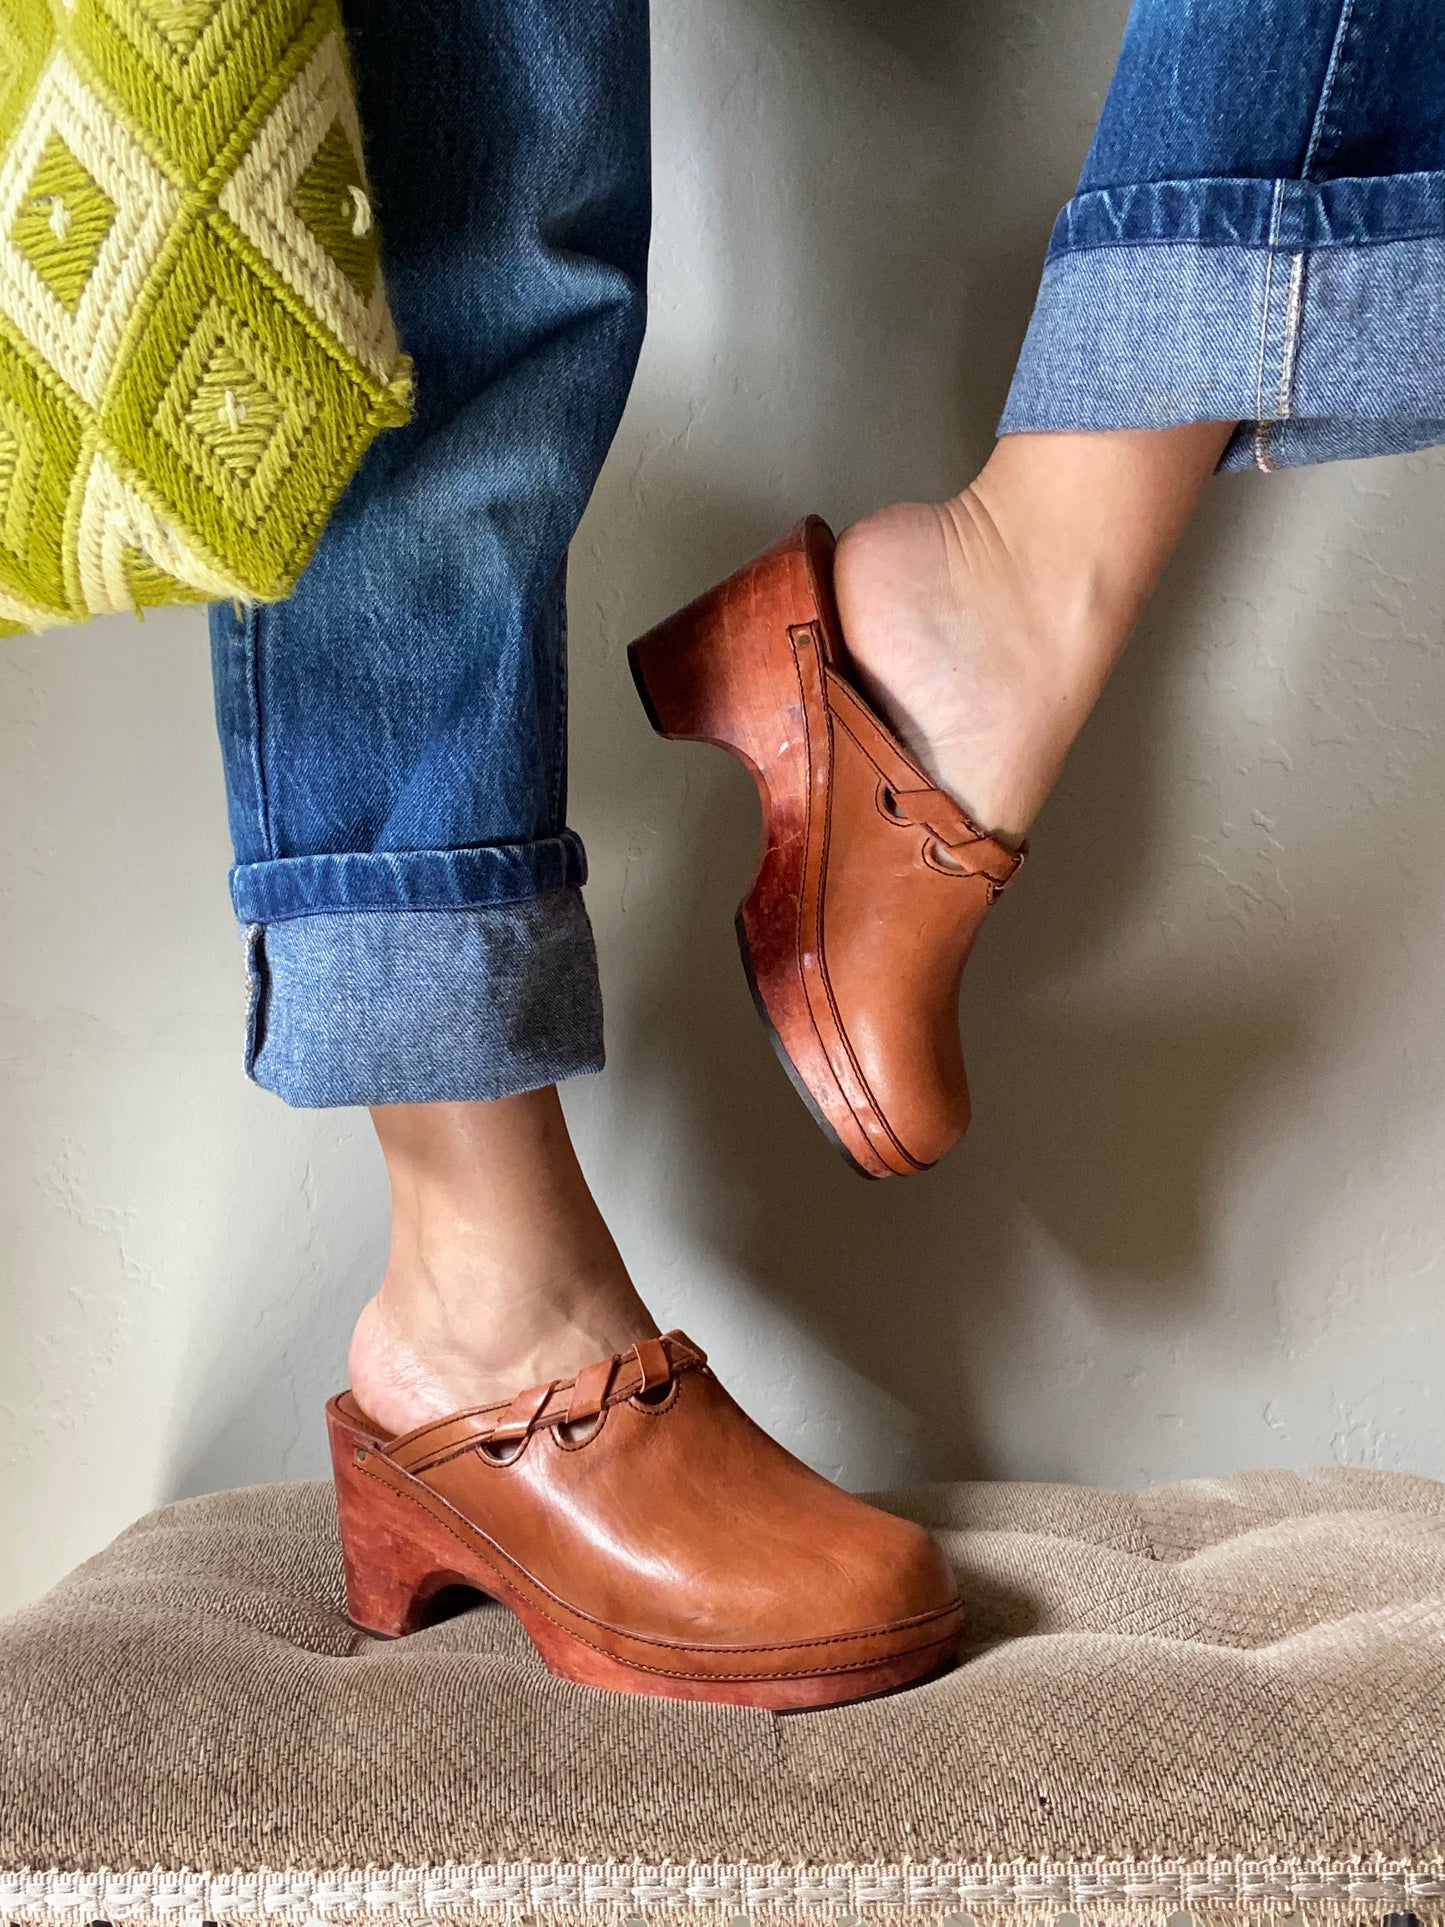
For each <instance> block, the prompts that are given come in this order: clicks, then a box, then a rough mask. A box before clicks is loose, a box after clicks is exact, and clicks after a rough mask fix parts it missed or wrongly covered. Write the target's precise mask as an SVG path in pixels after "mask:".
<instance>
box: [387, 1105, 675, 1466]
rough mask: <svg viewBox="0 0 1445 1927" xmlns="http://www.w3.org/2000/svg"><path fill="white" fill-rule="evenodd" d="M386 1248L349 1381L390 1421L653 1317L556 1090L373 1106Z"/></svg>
mask: <svg viewBox="0 0 1445 1927" xmlns="http://www.w3.org/2000/svg"><path fill="white" fill-rule="evenodd" d="M372 1120H373V1122H374V1123H375V1125H376V1134H377V1137H378V1138H379V1139H380V1141H381V1149H382V1155H383V1156H384V1158H385V1159H386V1168H387V1173H388V1175H389V1177H390V1179H391V1196H392V1229H391V1254H390V1258H389V1260H388V1264H387V1270H386V1277H385V1279H384V1280H383V1283H382V1286H381V1289H380V1291H379V1292H378V1293H377V1295H376V1296H375V1297H374V1298H373V1299H372V1300H371V1302H370V1303H369V1304H368V1305H367V1307H366V1309H365V1310H364V1311H363V1312H362V1314H361V1318H360V1320H359V1322H358V1324H357V1327H356V1332H355V1335H354V1336H353V1338H352V1342H351V1359H350V1367H351V1387H352V1390H353V1391H354V1392H355V1394H356V1397H357V1399H358V1401H359V1402H360V1404H361V1406H362V1408H363V1409H364V1410H365V1411H366V1412H367V1413H368V1414H369V1415H370V1416H371V1417H372V1418H373V1419H375V1420H376V1421H377V1423H378V1424H379V1425H383V1426H385V1427H387V1428H388V1429H389V1430H392V1431H407V1430H409V1429H410V1428H411V1427H412V1426H414V1425H420V1424H422V1423H423V1422H424V1421H426V1420H428V1419H432V1418H438V1417H441V1416H443V1415H444V1414H446V1413H448V1412H454V1411H457V1410H459V1409H461V1408H463V1407H465V1406H469V1405H484V1404H489V1403H491V1402H492V1401H493V1400H496V1399H504V1398H510V1397H511V1396H512V1394H513V1393H514V1392H518V1391H521V1390H522V1389H524V1388H525V1387H526V1386H529V1385H535V1384H539V1383H541V1382H542V1381H544V1380H546V1379H549V1378H568V1377H570V1376H571V1375H572V1373H573V1372H575V1371H577V1370H578V1369H579V1368H580V1367H581V1366H583V1365H588V1364H591V1363H592V1362H593V1361H594V1360H595V1359H598V1358H604V1357H606V1356H607V1355H608V1354H609V1353H611V1352H615V1351H622V1350H625V1349H626V1347H627V1346H629V1345H631V1344H633V1343H634V1342H635V1340H637V1339H639V1338H647V1337H650V1336H652V1335H653V1334H655V1332H656V1330H657V1327H656V1325H655V1324H654V1323H653V1321H652V1319H651V1317H650V1316H649V1314H648V1311H647V1308H646V1306H645V1305H644V1304H643V1302H642V1300H641V1299H640V1298H639V1297H638V1295H637V1292H636V1291H635V1290H634V1288H633V1285H632V1280H631V1279H630V1278H629V1277H628V1274H627V1268H626V1266H625V1265H624V1264H623V1262H622V1258H621V1255H620V1254H619V1252H618V1249H617V1246H616V1245H615V1244H614V1243H613V1241H612V1236H611V1233H610V1232H609V1231H608V1229H607V1226H606V1225H605V1224H604V1223H603V1221H602V1214H601V1212H600V1211H599V1210H598V1209H597V1205H596V1203H595V1201H594V1200H593V1197H592V1193H591V1192H590V1191H589V1190H588V1188H587V1181H586V1179H585V1178H584V1177H583V1175H582V1171H581V1167H580V1166H579V1165H578V1162H577V1155H576V1153H575V1151H574V1150H573V1148H572V1141H571V1138H570V1137H569V1136H568V1133H567V1125H566V1121H565V1119H564V1118H563V1115H562V1106H561V1104H560V1103H559V1102H558V1099H557V1093H556V1090H555V1089H551V1088H549V1089H547V1090H542V1091H533V1092H530V1093H528V1094H527V1095H525V1096H522V1097H508V1098H502V1099H500V1100H499V1101H498V1102H496V1103H492V1104H391V1105H384V1106H378V1107H377V1108H376V1109H375V1110H373V1112H372Z"/></svg>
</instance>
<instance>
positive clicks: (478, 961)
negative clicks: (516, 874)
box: [245, 889, 604, 1109]
mask: <svg viewBox="0 0 1445 1927" xmlns="http://www.w3.org/2000/svg"><path fill="white" fill-rule="evenodd" d="M245 938H246V957H247V970H248V978H249V1009H248V1014H247V1024H246V1073H247V1075H248V1076H249V1077H250V1078H251V1080H252V1081H253V1082H254V1083H256V1084H259V1085H260V1086H261V1088H262V1089H263V1090H268V1091H271V1092H273V1093H274V1094H275V1095H276V1096H277V1097H279V1098H282V1099H283V1100H284V1101H285V1102H286V1103H287V1104H291V1105H295V1106H298V1107H301V1108H308V1109H309V1108H327V1107H330V1106H334V1105H346V1104H436V1103H461V1102H468V1101H476V1100H481V1101H488V1100H491V1099H494V1098H499V1097H512V1096H515V1095H517V1094H518V1093H519V1092H522V1091H529V1090H540V1089H541V1088H542V1087H543V1086H545V1085H548V1084H555V1083H559V1082H560V1081H561V1080H562V1079H563V1078H567V1077H577V1076H582V1075H585V1074H586V1073H588V1072H592V1071H599V1070H601V1069H602V1066H603V1056H604V1054H603V1043H602V995H601V989H600V986H599V983H598V976H597V954H596V947H595V944H594V942H593V937H592V927H591V924H590V922H589V920H588V917H587V912H586V909H585V908H584V906H583V902H582V896H581V892H580V891H579V890H575V889H564V890H554V891H549V892H547V893H545V894H542V895H537V896H533V897H529V898H526V899H524V900H523V901H520V902H516V903H498V904H490V905H484V906H476V907H472V908H469V909H465V910H442V909H433V910H420V911H417V910H359V911H357V910H350V911H340V912H324V911H317V912H312V913H310V914H307V915H304V916H299V917H291V918H284V919H281V920H278V921H275V922H264V921H257V922H253V923H251V924H250V925H249V926H247V927H246V929H245Z"/></svg>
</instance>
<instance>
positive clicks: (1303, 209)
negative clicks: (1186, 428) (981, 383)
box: [999, 174, 1445, 469]
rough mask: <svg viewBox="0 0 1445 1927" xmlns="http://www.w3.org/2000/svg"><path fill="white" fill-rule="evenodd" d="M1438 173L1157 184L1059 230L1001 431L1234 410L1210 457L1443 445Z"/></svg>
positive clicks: (1304, 457) (1443, 281) (1225, 416)
mask: <svg viewBox="0 0 1445 1927" xmlns="http://www.w3.org/2000/svg"><path fill="white" fill-rule="evenodd" d="M1442 325H1445V175H1440V174H1419V175H1399V176H1391V177H1386V178H1381V179H1372V180H1364V181H1332V182H1324V183H1319V184H1315V183H1309V182H1299V181H1277V182H1272V181H1163V182H1150V183H1145V184H1140V185H1137V186H1133V187H1119V188H1108V189H1097V190H1093V191H1091V192H1089V193H1085V194H1081V195H1078V196H1077V197H1076V198H1075V199H1074V200H1073V201H1071V202H1070V203H1069V205H1068V206H1067V207H1066V208H1065V209H1064V211H1063V213H1062V214H1061V215H1060V217H1059V220H1058V223H1057V225H1056V227H1055V230H1054V238H1053V242H1052V244H1051V247H1050V252H1049V259H1048V262H1047V264H1046V266H1045V269H1044V277H1043V283H1042V286H1041V289H1040V292H1039V299H1038V304H1037V306H1036V308H1035V310H1034V315H1033V319H1032V321H1031V322H1030V325H1029V331H1028V336H1027V339H1026V341H1025V343H1024V348H1023V353H1022V355H1021V356H1020V358H1019V365H1018V370H1017V373H1016V375H1015V378H1014V383H1013V387H1012V389H1011V391H1010V394H1009V398H1008V404H1007V407H1006V408H1005V411H1004V416H1003V420H1002V422H1001V423H1000V425H999V433H1000V434H1004V435H1009V434H1020V433H1027V432H1030V431H1038V430H1061V429H1107V428H1169V427H1176V426H1179V425H1181V424H1183V423H1186V422H1198V421H1237V422H1239V423H1240V424H1241V427H1240V430H1239V432H1238V433H1237V434H1236V435H1235V437H1234V439H1233V441H1232V442H1231V444H1230V446H1229V448H1228V449H1227V451H1226V453H1225V456H1224V459H1223V461H1222V463H1221V467H1223V468H1245V467H1249V466H1251V465H1257V466H1259V467H1261V468H1267V469H1272V468H1283V467H1290V466H1295V465H1298V464H1303V463H1309V462H1324V461H1338V460H1345V459H1350V458H1353V457H1356V456H1364V455H1386V454H1400V453H1404V452H1406V451H1408V450H1411V449H1417V448H1426V447H1431V446H1434V445H1436V444H1438V443H1441V442H1445V356H1442V355H1441V354H1440V351H1439V342H1440V339H1441V331H1442Z"/></svg>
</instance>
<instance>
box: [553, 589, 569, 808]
mask: <svg viewBox="0 0 1445 1927" xmlns="http://www.w3.org/2000/svg"><path fill="white" fill-rule="evenodd" d="M559 575H560V578H561V580H560V583H559V586H558V589H557V592H556V593H557V689H556V704H555V707H556V712H557V713H556V717H555V720H554V721H553V724H552V794H551V796H550V797H549V799H548V803H549V807H550V809H551V816H550V818H549V821H550V823H551V824H554V825H560V824H561V823H562V822H563V821H564V820H565V818H566V815H567V704H568V700H569V694H570V685H571V673H570V669H569V666H568V660H567V651H568V623H567V558H566V557H565V556H564V557H563V558H562V567H561V569H560V571H559Z"/></svg>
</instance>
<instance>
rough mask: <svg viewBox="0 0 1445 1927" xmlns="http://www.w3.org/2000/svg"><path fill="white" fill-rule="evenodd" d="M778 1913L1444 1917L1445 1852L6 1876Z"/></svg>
mask: <svg viewBox="0 0 1445 1927" xmlns="http://www.w3.org/2000/svg"><path fill="white" fill-rule="evenodd" d="M663 1911H665V1912H668V1913H685V1914H690V1915H694V1916H695V1915H698V1914H701V1915H703V1916H711V1917H715V1918H720V1919H724V1920H728V1919H731V1918H732V1916H734V1915H736V1914H740V1913H746V1914H753V1915H761V1916H764V1917H765V1918H767V1919H768V1920H769V1921H773V1922H776V1921H777V1920H779V1919H780V1918H788V1917H808V1918H812V1919H816V1918H817V1917H818V1916H819V1915H822V1916H824V1917H827V1918H834V1919H836V1918H838V1917H839V1916H842V1915H849V1914H863V1915H867V1914H882V1915H886V1916H888V1917H890V1918H891V1919H894V1920H896V1919H898V1918H899V1917H901V1916H907V1915H913V1916H917V1917H919V1918H920V1919H929V1918H933V1919H937V1918H938V1917H939V1916H941V1915H947V1914H974V1915H979V1916H983V1917H986V1918H988V1919H989V1920H991V1921H993V1920H997V1918H998V1917H999V1916H1001V1915H1003V1916H1013V1917H1015V1918H1017V1919H1019V1920H1038V1919H1048V1920H1052V1919H1054V1918H1055V1917H1056V1916H1058V1915H1059V1914H1063V1913H1076V1914H1078V1915H1080V1916H1081V1917H1082V1918H1083V1919H1084V1920H1086V1921H1087V1920H1091V1919H1093V1920H1097V1919H1107V1920H1108V1922H1109V1923H1110V1927H1119V1924H1120V1923H1121V1922H1124V1921H1160V1922H1162V1921H1167V1920H1168V1918H1169V1916H1170V1915H1171V1914H1175V1913H1180V1912H1199V1913H1202V1914H1205V1915H1207V1916H1208V1917H1209V1918H1210V1919H1211V1921H1218V1920H1219V1919H1220V1918H1221V1917H1223V1918H1225V1919H1228V1918H1233V1919H1239V1920H1247V1919H1251V1918H1257V1917H1259V1916H1262V1915H1270V1914H1274V1915H1279V1914H1286V1913H1295V1914H1300V1915H1303V1916H1304V1917H1305V1918H1307V1919H1311V1920H1319V1919H1327V1920H1344V1919H1350V1920H1354V1921H1359V1920H1360V1918H1361V1916H1362V1915H1363V1916H1364V1917H1366V1918H1370V1919H1376V1920H1378V1919H1379V1918H1380V1917H1381V1916H1383V1915H1384V1914H1387V1913H1414V1914H1418V1915H1419V1916H1420V1917H1421V1919H1422V1920H1441V1919H1445V1860H1438V1861H1432V1862H1430V1863H1428V1864H1426V1865H1421V1864H1406V1863H1404V1862H1401V1861H1394V1860H1386V1859H1383V1858H1381V1857H1378V1856H1367V1855H1362V1856H1361V1857H1360V1858H1359V1859H1357V1860H1354V1861H1335V1862H1315V1863H1312V1864H1305V1863H1301V1862H1298V1861H1285V1860H1274V1861H1253V1860H1240V1859H1215V1860H1208V1861H1200V1862H1190V1863H1185V1862H1180V1861H1168V1860H1135V1861H1117V1860H1111V1861H1084V1862H1079V1861H1076V1862H1072V1863H1064V1862H1057V1861H1010V1862H1006V1863H1005V1862H993V1863H990V1862H985V1863H982V1864H979V1865H975V1866H961V1865H958V1864H956V1863H951V1862H945V1861H917V1862H902V1863H899V1862H895V1863H892V1864H879V1865H873V1866H857V1865H838V1866H814V1865H806V1864H803V1863H798V1864H797V1865H794V1866H787V1865H783V1864H775V1865H771V1866H760V1865H758V1864H756V1863H753V1862H749V1861H726V1862H725V1861H692V1862H686V1863H682V1862H663V1863H662V1864H660V1865H649V1864H647V1863H645V1862H642V1861H628V1860H608V1861H595V1860H594V1861H577V1860H574V1861H515V1862H497V1863H493V1864H490V1865H474V1866H460V1865H447V1866H439V1867H393V1868H389V1869H388V1868H366V1869H347V1868H339V1869H337V1870H335V1871H332V1872H314V1871H312V1872H308V1871H303V1870H299V1869H296V1870H292V1871H289V1872H281V1873H269V1872H259V1873H231V1874H205V1873H162V1872H154V1873H144V1872H132V1873H115V1872H98V1873H88V1874H87V1873H54V1872H52V1873H46V1872H43V1871H39V1870H36V1871H22V1872H18V1873H0V1920H4V1921H12V1922H46V1923H51V1922H58V1921H64V1922H67V1923H76V1922H92V1921H128V1922H140V1923H151V1922H161V1921H169V1922H174V1921H182V1922H190V1921H197V1922H199V1921H216V1922H228V1923H232V1924H233V1927H243V1924H249V1923H252V1922H261V1921H265V1922H278V1921H280V1922H295V1923H304V1922H316V1921H336V1922H353V1921H363V1920H364V1921H367V1922H371V1923H376V1924H377V1927H401V1923H403V1922H405V1923H417V1922H423V1921H432V1920H449V1921H458V1922H469V1921H474V1920H486V1921H491V1920H493V1919H496V1918H507V1919H511V1920H514V1921H517V1922H519V1923H522V1922H526V1921H528V1920H531V1919H540V1920H548V1921H550V1920H563V1921H565V1920H575V1921H584V1920H621V1919H625V1918H627V1917H628V1916H632V1915H638V1914H641V1915H649V1914H654V1913H658V1912H663Z"/></svg>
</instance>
